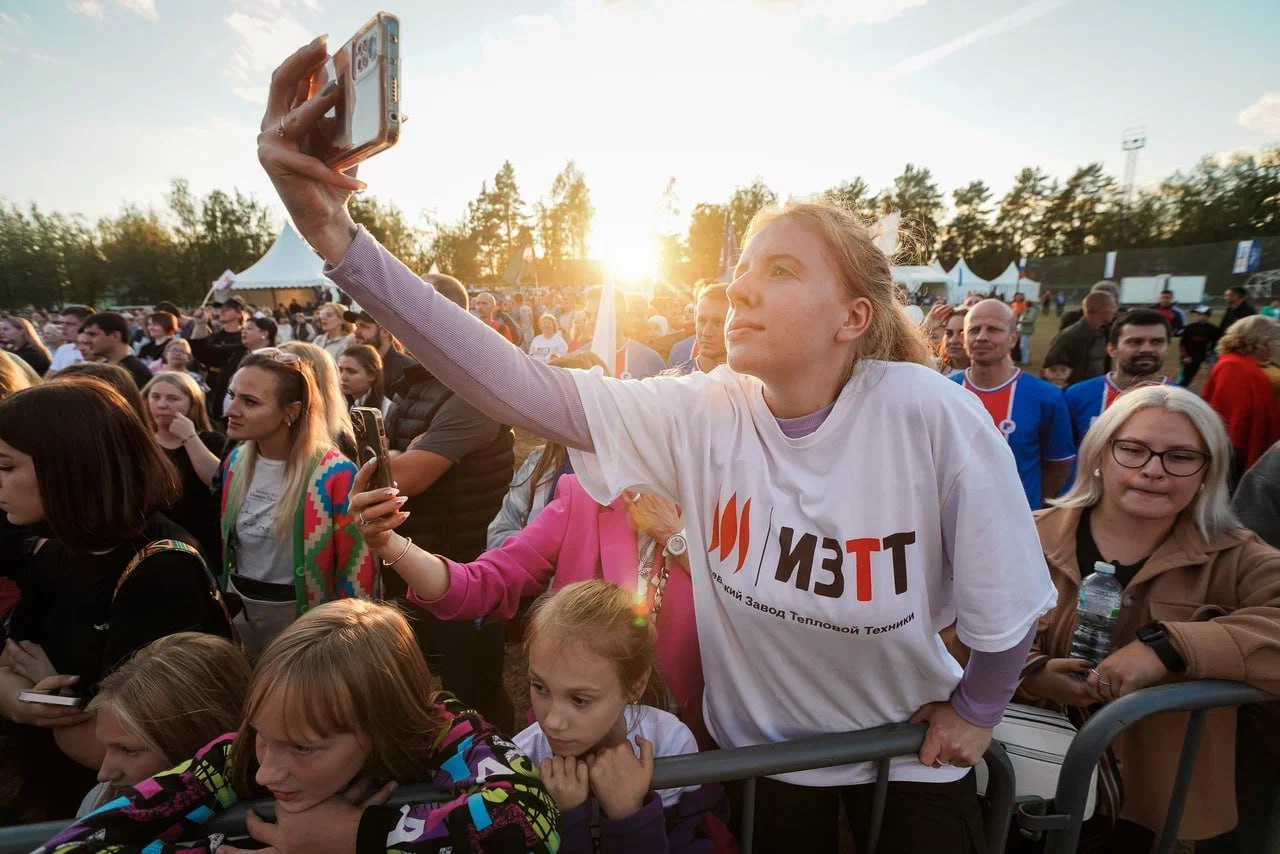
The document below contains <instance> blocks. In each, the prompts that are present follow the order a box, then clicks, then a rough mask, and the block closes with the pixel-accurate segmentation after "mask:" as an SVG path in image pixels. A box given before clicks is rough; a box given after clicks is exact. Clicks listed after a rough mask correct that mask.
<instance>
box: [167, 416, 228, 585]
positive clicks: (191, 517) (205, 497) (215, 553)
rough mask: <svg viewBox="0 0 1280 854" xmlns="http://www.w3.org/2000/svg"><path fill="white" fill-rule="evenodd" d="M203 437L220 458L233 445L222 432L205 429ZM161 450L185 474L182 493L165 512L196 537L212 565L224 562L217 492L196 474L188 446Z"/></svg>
mask: <svg viewBox="0 0 1280 854" xmlns="http://www.w3.org/2000/svg"><path fill="white" fill-rule="evenodd" d="M200 441H201V442H203V443H204V446H205V447H206V448H208V449H209V450H210V451H211V452H212V453H213V454H214V455H215V456H216V457H217V458H218V459H219V460H222V459H225V458H226V456H227V454H228V453H230V450H231V447H232V445H231V444H230V443H229V442H228V441H227V437H226V436H224V435H222V434H221V433H212V432H204V431H202V432H201V433H200ZM162 450H163V451H164V452H165V454H166V455H167V456H168V457H169V461H170V462H172V463H173V466H174V468H176V469H177V470H178V475H179V477H181V478H182V495H181V496H180V497H179V498H178V500H177V501H176V502H174V504H173V506H171V507H170V508H169V509H168V510H166V511H165V513H164V515H166V516H168V517H169V519H170V520H172V521H173V522H174V523H175V524H177V525H178V526H179V527H180V528H182V529H183V530H185V531H187V532H188V533H190V534H191V536H193V537H195V538H196V543H197V544H198V545H199V546H200V549H201V551H203V552H204V553H205V556H206V557H208V558H209V567H210V569H213V568H215V567H218V566H221V565H222V532H221V531H220V530H219V529H218V522H219V507H218V496H217V495H215V494H214V492H213V490H212V489H211V488H210V487H208V486H205V483H204V481H203V480H201V479H200V475H198V474H196V468H195V466H194V465H192V464H191V455H190V454H188V453H187V451H186V449H185V448H173V449H169V448H162Z"/></svg>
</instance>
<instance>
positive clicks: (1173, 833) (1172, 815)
mask: <svg viewBox="0 0 1280 854" xmlns="http://www.w3.org/2000/svg"><path fill="white" fill-rule="evenodd" d="M1208 716H1209V710H1208V709H1197V710H1195V711H1194V712H1192V713H1191V720H1189V721H1187V734H1186V736H1184V737H1183V739H1182V755H1181V756H1180V757H1179V758H1178V773H1177V774H1176V775H1175V776H1174V778H1173V791H1172V792H1170V793H1169V812H1168V813H1167V814H1166V815H1165V817H1164V830H1162V831H1161V832H1160V847H1159V849H1158V854H1173V849H1174V846H1175V845H1177V844H1178V826H1179V825H1181V824H1182V814H1183V812H1185V811H1186V808H1187V794H1188V792H1190V790H1191V772H1192V771H1194V770H1195V767H1196V757H1197V756H1198V755H1199V754H1200V742H1201V740H1202V739H1203V738H1204V724H1205V719H1206V718H1207V717H1208Z"/></svg>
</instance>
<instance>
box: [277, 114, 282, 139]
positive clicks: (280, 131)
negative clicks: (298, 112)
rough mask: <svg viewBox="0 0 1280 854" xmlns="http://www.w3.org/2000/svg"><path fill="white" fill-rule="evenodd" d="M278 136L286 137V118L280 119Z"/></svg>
mask: <svg viewBox="0 0 1280 854" xmlns="http://www.w3.org/2000/svg"><path fill="white" fill-rule="evenodd" d="M276 136H279V137H283V136H284V116H281V117H280V123H279V124H277V125H276Z"/></svg>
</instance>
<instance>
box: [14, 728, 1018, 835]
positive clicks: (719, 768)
mask: <svg viewBox="0 0 1280 854" xmlns="http://www.w3.org/2000/svg"><path fill="white" fill-rule="evenodd" d="M925 730H926V727H925V725H924V724H895V725H892V726H885V727H878V728H876V729H871V730H864V731H861V732H849V733H840V734H835V735H818V736H812V737H809V738H802V739H797V740H795V741H788V742H782V743H780V744H760V745H755V746H753V747H738V748H733V749H726V750H711V751H707V752H705V753H698V754H690V755H688V756H673V757H667V758H664V759H658V760H656V761H655V762H654V769H653V788H654V789H668V788H675V787H678V786H695V785H701V784H703V783H719V782H727V781H731V780H744V781H745V784H744V792H743V809H742V815H741V816H739V818H740V820H741V825H740V827H741V829H742V830H741V833H740V835H739V839H740V840H741V843H742V852H743V854H751V848H752V845H751V832H752V824H753V819H754V815H755V779H754V778H756V777H763V776H769V775H773V774H783V773H786V772H788V771H805V770H809V769H813V768H828V767H831V766H833V765H846V764H850V763H855V762H875V763H876V781H875V793H874V798H873V807H872V826H871V828H870V838H871V849H872V852H870V853H869V854H873V852H874V850H875V846H876V840H877V839H878V837H879V833H880V822H881V821H882V819H883V817H884V807H885V797H886V795H887V793H888V787H889V760H890V759H892V758H893V757H896V756H910V755H912V754H914V753H916V752H917V751H919V750H920V745H921V744H922V743H923V741H924V734H925ZM985 760H986V764H987V770H988V774H989V777H988V783H987V793H986V798H985V802H984V805H983V811H984V820H985V829H986V846H985V851H986V854H1003V852H1004V848H1005V841H1006V839H1007V838H1008V834H1009V824H1010V821H1011V819H1012V816H1013V797H1014V780H1013V766H1012V765H1011V764H1010V762H1009V757H1008V756H1006V755H1005V752H1004V748H1002V747H1001V746H1000V745H999V744H998V743H996V742H992V744H991V747H990V748H989V749H988V750H987V754H986V757H985ZM443 799H445V796H444V795H441V794H440V793H438V792H436V791H434V790H433V789H431V788H430V787H429V786H405V787H404V788H401V789H398V790H396V792H395V793H394V795H393V796H392V798H391V800H390V801H389V803H390V804H391V805H401V804H406V803H423V802H425V801H431V800H443ZM250 808H252V809H253V810H254V812H256V813H257V814H258V815H260V816H262V817H263V818H265V819H267V820H273V819H274V818H275V809H274V801H255V802H253V803H248V804H237V805H236V806H234V807H232V808H231V809H228V810H226V811H225V812H222V813H220V814H219V815H217V816H215V817H214V818H213V819H211V820H210V821H209V822H207V823H206V824H204V825H201V828H200V829H201V832H202V833H209V834H211V833H223V834H227V835H228V836H244V835H245V831H244V818H245V812H246V811H247V810H248V809H250ZM66 826H67V822H49V823H46V824H31V825H26V826H23V827H14V828H8V829H0V854H19V853H20V852H21V854H26V852H29V851H30V850H31V849H33V848H36V847H38V846H39V845H41V844H43V843H44V842H46V841H48V840H49V839H50V838H52V837H53V836H54V835H55V834H56V833H58V832H59V831H60V830H62V829H63V828H64V827H66Z"/></svg>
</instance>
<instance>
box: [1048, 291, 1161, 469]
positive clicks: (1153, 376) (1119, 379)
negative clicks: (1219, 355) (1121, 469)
mask: <svg viewBox="0 0 1280 854" xmlns="http://www.w3.org/2000/svg"><path fill="white" fill-rule="evenodd" d="M1171 337H1172V335H1171V330H1170V327H1169V321H1168V320H1167V319H1166V318H1165V315H1164V313H1163V312H1161V311H1160V310H1158V309H1150V308H1136V309H1134V310H1133V311H1129V312H1126V313H1125V314H1123V315H1121V316H1120V317H1119V318H1117V319H1116V321H1115V323H1113V324H1111V336H1110V339H1109V340H1108V342H1107V355H1108V356H1110V357H1111V364H1113V365H1115V368H1114V369H1113V370H1111V371H1108V372H1107V373H1105V374H1103V375H1102V376H1100V377H1094V378H1093V379H1088V380H1085V381H1084V382H1078V383H1075V384H1073V385H1070V386H1068V387H1067V390H1066V391H1065V392H1063V396H1064V397H1065V398H1066V400H1067V410H1068V411H1069V412H1070V413H1071V431H1072V433H1074V434H1075V440H1076V447H1077V448H1079V447H1080V443H1081V442H1083V441H1084V434H1085V433H1087V432H1088V431H1089V427H1090V425H1092V424H1093V422H1094V421H1095V420H1097V418H1098V416H1099V415H1101V414H1102V413H1103V412H1105V411H1106V409H1107V407H1108V406H1110V405H1111V404H1112V403H1114V402H1115V401H1116V400H1117V399H1118V398H1119V397H1120V395H1122V394H1124V393H1125V392H1126V391H1128V390H1129V389H1131V388H1135V387H1136V386H1140V385H1149V384H1151V383H1167V382H1169V378H1168V377H1166V376H1164V375H1162V374H1161V370H1162V369H1163V368H1164V358H1165V355H1166V354H1168V352H1169V339H1170V338H1171Z"/></svg>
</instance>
